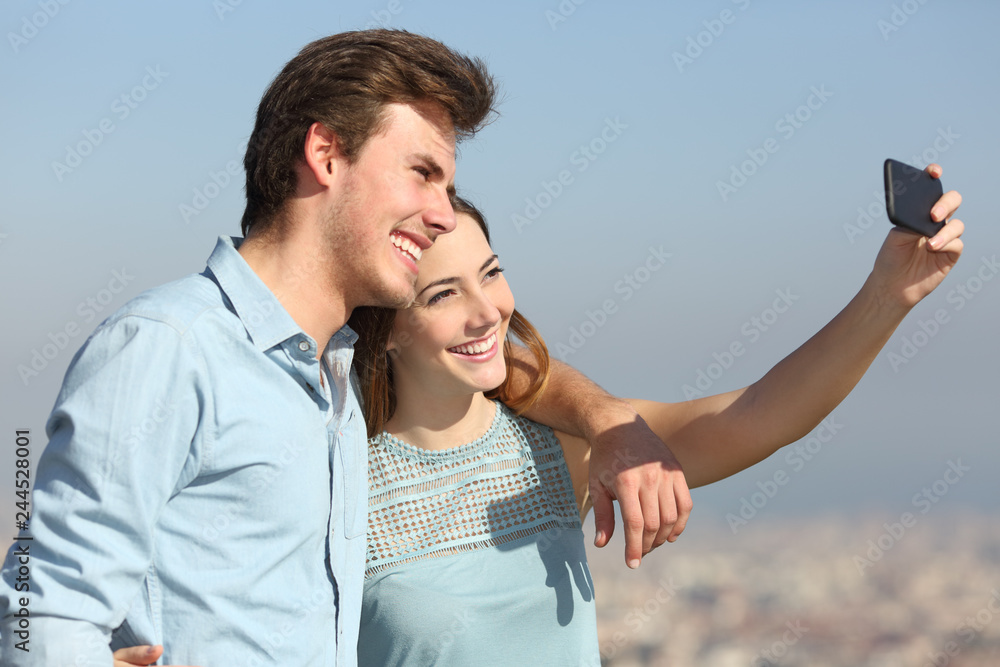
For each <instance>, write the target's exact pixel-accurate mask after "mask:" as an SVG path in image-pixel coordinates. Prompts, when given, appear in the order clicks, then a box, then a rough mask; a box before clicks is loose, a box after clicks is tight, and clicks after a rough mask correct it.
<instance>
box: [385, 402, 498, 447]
mask: <svg viewBox="0 0 1000 667" xmlns="http://www.w3.org/2000/svg"><path fill="white" fill-rule="evenodd" d="M495 411H496V406H495V404H494V403H493V401H491V400H489V399H488V398H486V397H485V396H484V395H483V393H482V392H477V393H475V394H467V395H465V396H456V397H453V398H447V399H445V398H442V397H441V396H432V395H428V394H427V393H424V392H420V391H404V392H400V393H398V394H397V399H396V412H395V413H394V414H393V415H392V418H391V419H389V421H387V422H386V424H385V430H386V431H387V432H388V433H390V434H392V435H394V436H395V437H397V438H399V439H400V440H403V441H404V442H408V443H409V444H411V445H414V446H416V447H420V448H422V449H450V448H452V447H458V446H460V445H464V444H466V443H468V442H472V441H473V440H476V439H477V438H480V437H482V436H483V434H485V433H486V431H488V430H489V428H490V425H491V424H492V423H493V417H494V415H495V414H496V412H495Z"/></svg>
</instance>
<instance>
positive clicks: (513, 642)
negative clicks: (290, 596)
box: [358, 402, 601, 667]
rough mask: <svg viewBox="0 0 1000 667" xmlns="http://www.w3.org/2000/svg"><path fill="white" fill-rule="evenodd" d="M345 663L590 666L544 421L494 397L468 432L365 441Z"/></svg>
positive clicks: (575, 533)
mask: <svg viewBox="0 0 1000 667" xmlns="http://www.w3.org/2000/svg"><path fill="white" fill-rule="evenodd" d="M368 475H369V480H368V489H369V491H368V554H367V563H366V570H365V587H364V600H363V603H362V611H361V634H360V639H359V641H358V664H359V665H361V667H368V666H371V667H374V666H376V665H378V666H379V667H382V666H384V665H461V666H463V667H465V666H468V665H505V666H506V665H594V666H595V667H599V665H600V664H601V662H600V654H599V649H598V642H597V620H596V614H595V610H594V588H593V582H592V580H591V577H590V570H589V569H588V567H587V556H586V552H585V550H584V545H583V532H582V530H581V527H580V516H579V510H578V509H577V507H576V501H575V499H574V496H573V486H572V483H571V481H570V476H569V471H568V470H567V468H566V462H565V459H564V458H563V451H562V447H561V446H560V444H559V441H558V440H557V439H556V437H555V435H554V434H553V433H552V429H550V428H548V427H545V426H542V425H540V424H536V423H534V422H532V421H530V420H528V419H524V418H523V417H518V416H516V415H514V414H513V413H512V412H511V411H510V409H509V408H507V407H506V406H505V405H503V404H502V403H499V402H496V415H495V416H494V418H493V423H492V425H491V426H490V428H489V430H488V431H487V432H486V434H485V435H483V436H482V437H481V438H479V439H478V440H475V441H473V442H470V443H468V444H465V445H461V446H459V447H454V448H450V449H446V450H426V449H421V448H419V447H415V446H413V445H410V444H407V443H405V442H403V441H401V440H399V439H397V438H395V437H393V436H391V435H389V434H388V433H382V434H381V435H379V436H376V437H375V438H372V439H371V441H370V442H369V446H368Z"/></svg>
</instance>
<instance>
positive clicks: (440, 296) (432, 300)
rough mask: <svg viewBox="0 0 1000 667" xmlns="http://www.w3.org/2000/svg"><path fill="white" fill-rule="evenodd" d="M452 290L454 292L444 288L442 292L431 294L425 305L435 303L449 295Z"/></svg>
mask: <svg viewBox="0 0 1000 667" xmlns="http://www.w3.org/2000/svg"><path fill="white" fill-rule="evenodd" d="M454 292H455V290H451V289H446V290H445V291H443V292H438V293H437V294H435V295H434V296H432V297H431V298H430V299H428V300H427V305H428V306H433V305H434V304H435V303H437V302H438V301H440V300H441V299H443V298H445V297H446V296H449V295H450V294H452V293H454Z"/></svg>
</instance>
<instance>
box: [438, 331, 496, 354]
mask: <svg viewBox="0 0 1000 667" xmlns="http://www.w3.org/2000/svg"><path fill="white" fill-rule="evenodd" d="M496 342H497V335H496V334H493V335H491V336H490V337H489V338H487V339H486V340H485V341H483V342H482V343H473V344H472V345H458V346H457V347H452V348H448V349H449V350H450V351H452V352H458V353H459V354H482V353H483V352H486V351H487V350H489V349H491V348H492V347H493V346H494V345H495V344H496Z"/></svg>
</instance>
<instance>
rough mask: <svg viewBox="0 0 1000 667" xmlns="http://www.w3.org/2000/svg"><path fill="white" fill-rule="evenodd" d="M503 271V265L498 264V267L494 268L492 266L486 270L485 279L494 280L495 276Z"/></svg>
mask: <svg viewBox="0 0 1000 667" xmlns="http://www.w3.org/2000/svg"><path fill="white" fill-rule="evenodd" d="M501 273H503V267H502V266H496V267H494V268H492V269H490V270H489V271H487V272H486V276H485V279H486V280H493V279H494V278H496V277H497V276H499V275H500V274H501Z"/></svg>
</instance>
